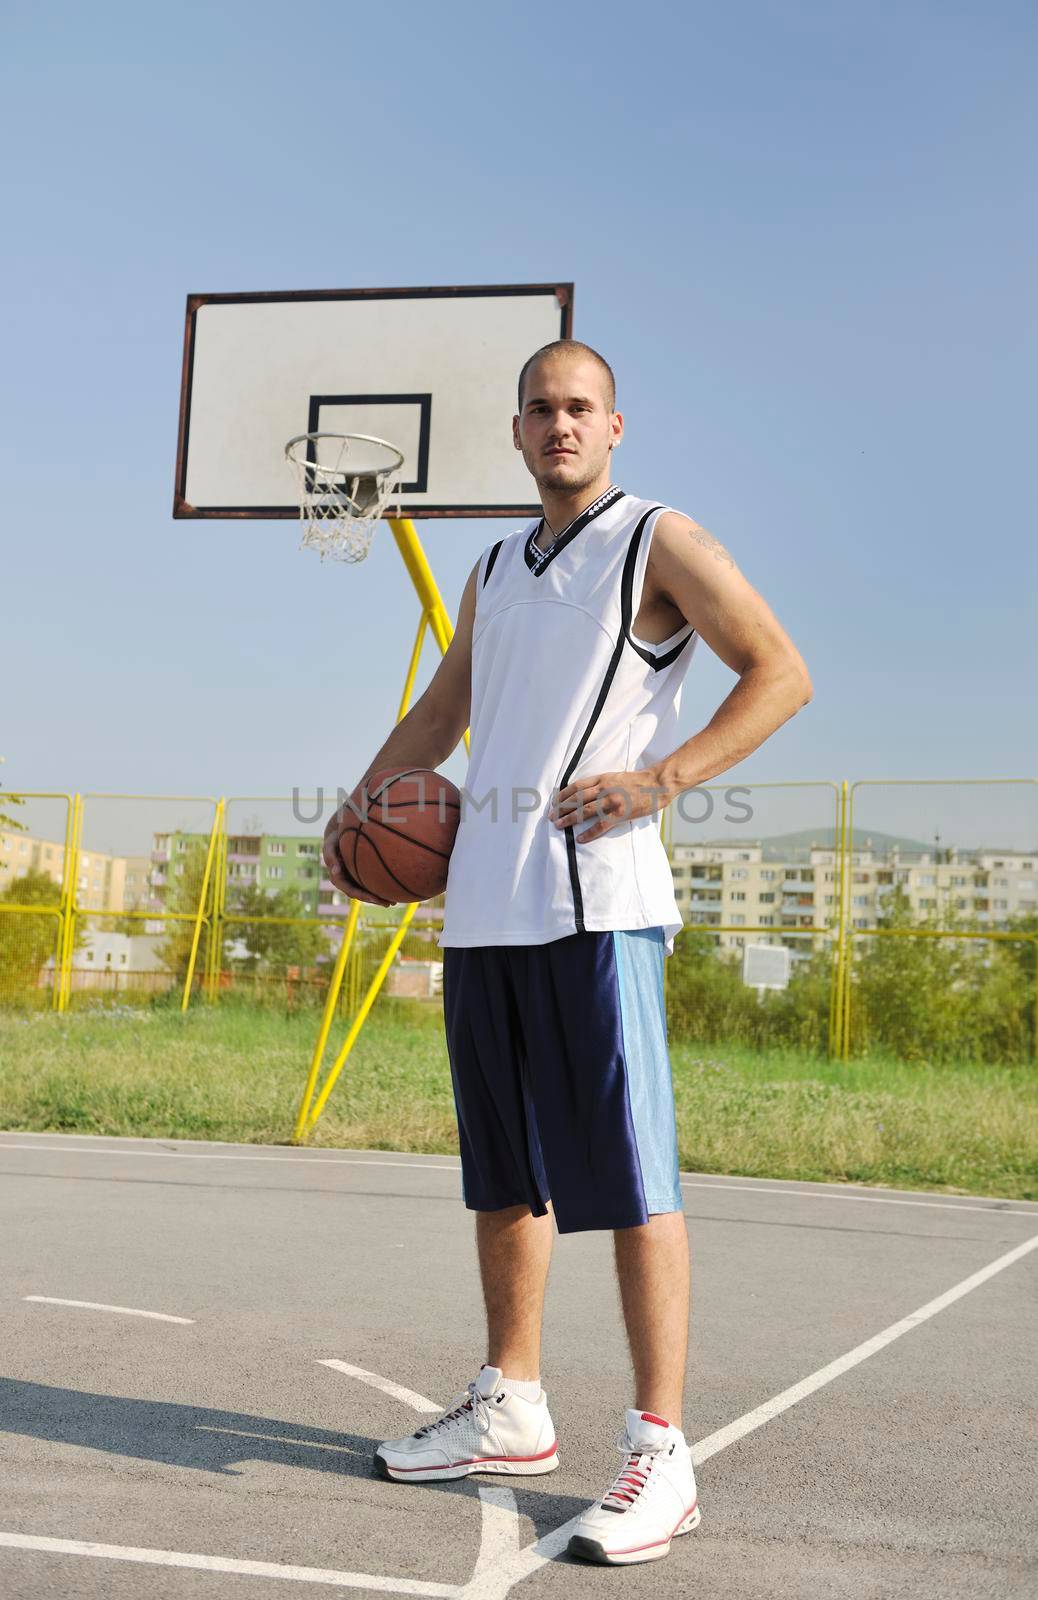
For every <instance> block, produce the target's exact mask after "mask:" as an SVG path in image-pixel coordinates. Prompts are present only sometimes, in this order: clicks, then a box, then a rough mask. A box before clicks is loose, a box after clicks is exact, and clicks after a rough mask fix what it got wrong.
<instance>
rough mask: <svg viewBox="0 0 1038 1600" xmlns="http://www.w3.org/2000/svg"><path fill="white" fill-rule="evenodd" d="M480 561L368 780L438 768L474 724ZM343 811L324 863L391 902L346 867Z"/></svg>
mask: <svg viewBox="0 0 1038 1600" xmlns="http://www.w3.org/2000/svg"><path fill="white" fill-rule="evenodd" d="M478 573H479V562H478V561H477V563H476V565H475V566H474V567H473V569H472V571H471V572H470V573H469V576H468V581H467V583H466V584H465V589H464V593H463V594H462V597H461V605H460V607H459V609H458V622H457V626H456V627H455V630H454V636H453V638H452V639H451V642H450V644H449V645H448V647H447V650H446V652H445V654H444V656H443V659H442V661H441V662H440V664H439V666H438V667H437V669H436V671H435V673H434V674H433V679H432V682H431V683H430V684H429V687H428V688H427V689H426V691H425V693H424V694H423V695H421V696H420V697H419V699H417V700H416V701H415V703H414V705H413V706H412V707H411V709H410V710H409V711H408V713H407V715H406V716H405V717H402V718H401V720H400V721H399V722H398V723H397V725H396V727H395V728H394V729H393V731H392V733H391V734H390V735H389V738H388V739H387V740H386V742H385V744H384V745H383V746H382V748H381V749H380V750H379V751H378V752H377V754H376V755H375V756H374V758H373V759H372V760H371V761H370V762H369V763H368V766H367V768H366V769H365V772H364V776H363V777H362V778H361V779H360V780H359V782H360V783H365V782H366V781H367V779H368V778H369V777H370V776H371V774H372V773H373V772H378V771H381V770H383V769H385V768H386V767H427V768H430V769H434V768H436V767H438V766H439V765H440V763H441V762H443V761H446V760H447V757H448V756H449V755H450V754H451V753H452V752H453V751H454V749H455V748H456V747H457V744H458V741H459V739H461V738H462V736H463V735H464V732H465V729H466V728H467V727H468V725H469V714H470V708H471V698H472V625H473V620H474V618H475V614H476V580H477V576H478ZM339 833H340V822H339V813H338V811H337V812H336V813H335V816H334V817H333V818H332V819H331V821H330V822H329V823H328V826H327V827H326V828H325V831H324V864H325V867H326V868H327V870H328V876H329V878H330V879H331V881H332V883H334V884H335V885H336V887H337V888H339V889H343V890H344V891H345V892H346V893H347V894H348V895H350V896H351V897H352V898H353V899H356V900H367V901H368V902H369V903H370V904H374V905H387V904H388V901H385V900H378V899H377V898H376V897H375V896H374V895H367V894H365V893H364V892H363V891H362V890H361V889H360V887H359V885H358V884H356V883H354V881H353V879H352V878H351V877H350V875H349V873H348V872H347V871H346V869H345V866H344V864H343V860H342V857H341V856H340V854H339Z"/></svg>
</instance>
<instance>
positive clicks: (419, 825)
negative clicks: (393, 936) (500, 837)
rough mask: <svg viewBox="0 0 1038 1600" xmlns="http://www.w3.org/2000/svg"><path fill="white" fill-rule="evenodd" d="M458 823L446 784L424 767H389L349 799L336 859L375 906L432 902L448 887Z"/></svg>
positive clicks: (453, 792) (457, 803) (457, 808)
mask: <svg viewBox="0 0 1038 1600" xmlns="http://www.w3.org/2000/svg"><path fill="white" fill-rule="evenodd" d="M365 791H366V792H365ZM460 820H461V795H460V794H459V792H458V790H457V788H456V786H455V785H454V784H453V783H451V781H450V779H449V778H445V777H443V775H442V774H441V773H439V772H434V771H433V770H432V769H431V768H429V767H388V768H386V769H384V770H383V771H381V772H373V773H372V774H371V776H370V778H369V779H368V781H367V783H366V784H358V786H357V788H356V789H354V791H353V793H352V794H351V795H350V803H349V805H348V806H346V807H345V808H344V810H343V819H342V831H341V832H340V834H339V854H340V855H341V856H342V860H343V865H344V866H345V868H346V871H347V872H348V873H349V874H350V876H351V877H352V878H353V879H354V880H355V882H356V883H358V884H359V885H360V887H361V888H362V889H366V890H367V892H368V893H369V894H374V895H377V896H378V897H379V899H380V900H389V901H391V902H392V903H393V904H394V905H408V904H409V903H410V902H411V901H412V900H431V899H432V898H433V897H434V895H438V894H442V893H443V891H444V889H445V888H446V887H447V863H448V861H449V860H450V854H451V851H452V850H453V848H454V835H455V834H456V833H457V831H458V823H459V821H460Z"/></svg>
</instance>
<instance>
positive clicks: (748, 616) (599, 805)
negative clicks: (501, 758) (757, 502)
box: [549, 511, 812, 844]
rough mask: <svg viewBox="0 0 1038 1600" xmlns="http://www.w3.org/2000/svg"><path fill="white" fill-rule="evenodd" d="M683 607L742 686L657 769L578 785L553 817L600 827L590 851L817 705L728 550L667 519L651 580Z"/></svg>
mask: <svg viewBox="0 0 1038 1600" xmlns="http://www.w3.org/2000/svg"><path fill="white" fill-rule="evenodd" d="M646 581H647V583H648V582H651V585H652V588H653V589H654V590H655V592H656V593H657V594H663V595H664V596H665V597H666V598H667V599H668V600H670V602H671V604H672V605H674V606H676V607H677V609H678V610H679V611H680V612H681V615H682V616H683V617H684V618H685V619H686V621H688V622H691V623H692V625H693V627H694V628H695V630H696V632H697V633H698V634H699V635H700V636H701V637H702V638H704V639H705V640H706V642H707V644H708V645H709V646H710V648H711V650H713V651H714V653H715V655H718V656H720V658H721V660H722V661H723V662H724V663H725V665H726V666H729V667H731V669H732V671H733V672H737V673H738V674H739V682H738V683H737V684H736V685H735V688H734V689H733V690H732V692H731V694H730V695H729V696H728V698H727V699H726V700H723V701H722V702H721V704H720V706H718V708H717V710H716V711H715V712H714V715H713V716H712V717H711V719H710V721H709V722H708V723H707V725H706V727H705V728H703V729H702V730H701V731H700V732H699V733H696V734H693V735H692V737H691V739H687V740H686V741H685V743H684V744H683V745H682V746H681V747H680V749H678V750H674V751H672V752H671V754H670V755H669V756H665V757H664V759H663V760H662V761H659V762H657V763H656V765H655V766H652V767H648V768H646V769H645V770H644V771H639V772H600V773H590V774H587V775H586V776H585V777H582V778H575V779H574V780H573V782H572V783H569V784H567V785H566V786H565V788H563V789H560V790H559V792H558V794H557V795H556V796H555V798H554V800H553V802H552V805H551V807H550V809H549V816H550V818H551V820H552V821H553V822H554V823H555V825H556V827H559V828H576V827H577V826H580V825H582V824H583V823H585V822H591V821H592V819H593V826H592V827H590V828H589V829H588V830H587V832H586V833H580V834H576V835H575V837H576V840H577V843H578V844H589V843H590V842H591V841H592V840H593V839H597V838H599V837H600V836H601V835H602V834H603V833H606V832H608V830H609V829H610V828H612V827H615V825H616V824H617V823H618V822H625V821H629V820H630V819H631V818H633V817H643V816H648V815H650V813H651V814H652V815H655V814H656V812H658V811H659V810H660V809H661V807H662V806H665V805H667V804H669V802H670V801H671V800H673V799H675V798H676V796H677V795H679V794H681V793H682V792H683V791H684V790H685V789H693V788H695V786H696V784H697V783H705V782H706V781H707V780H708V779H709V778H716V777H717V775H718V773H721V772H727V771H728V768H729V767H734V766H735V765H736V764H737V763H738V762H740V761H744V760H745V759H746V757H747V756H748V755H751V754H752V753H753V751H754V750H756V749H758V748H759V747H760V746H761V745H762V744H763V743H764V741H765V740H766V739H769V738H770V737H771V735H772V734H773V733H774V732H775V729H776V728H780V727H781V726H782V724H783V723H784V722H788V720H789V718H790V717H791V716H793V715H794V713H795V712H797V711H799V710H800V708H801V706H805V705H806V704H807V702H808V701H809V700H810V699H811V695H812V687H811V679H810V677H809V675H808V671H807V667H806V666H805V664H804V661H803V658H802V656H801V655H800V652H799V651H798V650H797V648H796V646H795V644H794V643H793V641H792V639H790V637H789V635H788V634H787V633H786V632H785V630H784V629H783V628H782V626H781V624H780V623H779V622H778V620H777V618H776V617H775V616H774V614H773V613H772V611H771V610H770V609H769V607H768V606H767V605H766V604H765V602H764V600H763V599H762V598H761V596H760V595H759V594H758V593H757V591H756V589H754V588H752V587H751V585H750V584H749V583H747V581H746V579H745V578H744V577H743V575H742V573H741V572H740V571H739V569H738V567H737V566H736V565H735V562H734V561H733V560H732V558H731V556H730V555H729V554H728V551H727V550H726V549H725V548H724V546H723V545H722V544H721V543H720V542H719V541H718V540H717V539H715V538H714V536H713V534H711V533H707V531H706V529H705V528H701V527H700V526H699V524H698V523H697V522H693V521H692V519H691V518H690V517H684V516H681V515H680V514H679V513H678V512H676V511H667V512H664V513H663V515H662V516H661V517H660V518H659V521H658V522H657V524H656V528H655V531H654V533H653V540H652V545H651V548H650V552H649V565H648V573H647V578H646Z"/></svg>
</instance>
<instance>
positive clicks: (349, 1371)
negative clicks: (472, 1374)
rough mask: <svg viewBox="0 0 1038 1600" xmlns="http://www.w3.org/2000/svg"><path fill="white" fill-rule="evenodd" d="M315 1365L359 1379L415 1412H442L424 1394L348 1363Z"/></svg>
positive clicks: (336, 1362) (319, 1363)
mask: <svg viewBox="0 0 1038 1600" xmlns="http://www.w3.org/2000/svg"><path fill="white" fill-rule="evenodd" d="M317 1365H318V1366H319V1367H333V1368H334V1369H335V1371H336V1372H345V1374H346V1376H347V1377H348V1378H359V1379H360V1381H361V1383H369V1384H370V1385H371V1387H372V1388H373V1389H381V1390H382V1393H383V1394H388V1395H392V1397H393V1399H394V1400H401V1401H403V1403H404V1405H405V1406H413V1407H414V1409H415V1410H416V1411H427V1412H433V1411H437V1412H439V1411H442V1410H443V1407H442V1406H438V1405H437V1404H436V1401H435V1400H427V1399H426V1398H425V1396H424V1394H415V1392H414V1390H413V1389H404V1388H402V1387H401V1386H400V1384H399V1383H393V1382H392V1381H391V1380H390V1379H389V1378H382V1377H380V1376H379V1374H378V1373H377V1372H367V1371H366V1370H365V1369H364V1368H363V1367H351V1366H350V1364H349V1362H348V1361H319V1362H318V1363H317Z"/></svg>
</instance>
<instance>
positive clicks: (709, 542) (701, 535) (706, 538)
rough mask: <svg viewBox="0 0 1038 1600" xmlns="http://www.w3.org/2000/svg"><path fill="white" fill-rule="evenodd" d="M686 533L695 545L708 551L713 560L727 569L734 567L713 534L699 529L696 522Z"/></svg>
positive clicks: (733, 563)
mask: <svg viewBox="0 0 1038 1600" xmlns="http://www.w3.org/2000/svg"><path fill="white" fill-rule="evenodd" d="M688 531H689V534H690V535H691V537H692V538H693V539H694V540H695V542H696V544H701V545H702V546H703V549H704V550H709V551H710V553H711V555H713V557H714V559H715V560H717V561H723V562H724V563H725V565H726V566H729V567H734V566H735V562H734V561H733V560H732V557H731V556H730V555H729V554H728V551H727V550H726V549H725V547H724V545H723V544H722V543H721V541H720V539H715V538H714V536H713V534H712V533H708V532H707V530H706V528H701V527H700V526H699V523H698V522H693V523H692V524H691V526H690V528H689V530H688Z"/></svg>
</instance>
